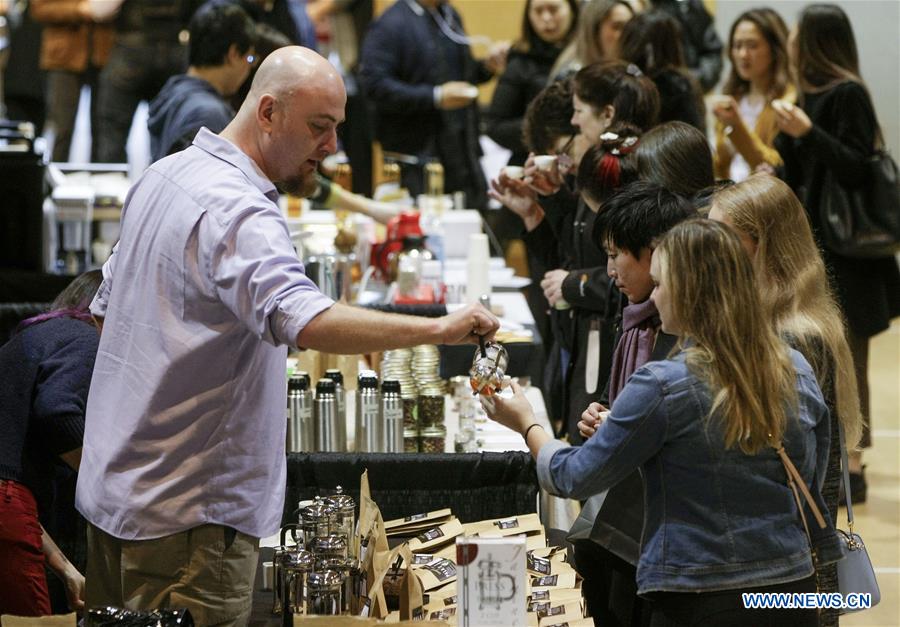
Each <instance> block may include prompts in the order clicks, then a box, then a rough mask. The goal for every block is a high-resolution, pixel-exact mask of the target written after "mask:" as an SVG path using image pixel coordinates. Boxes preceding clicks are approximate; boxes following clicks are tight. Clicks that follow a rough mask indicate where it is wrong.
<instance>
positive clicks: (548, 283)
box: [541, 270, 569, 307]
mask: <svg viewBox="0 0 900 627" xmlns="http://www.w3.org/2000/svg"><path fill="white" fill-rule="evenodd" d="M567 276H569V272H568V271H567V270H551V271H550V272H548V273H547V274H545V275H544V279H543V280H542V281H541V289H542V290H544V297H545V298H546V299H547V302H548V303H550V306H551V307H556V303H558V302H559V301H561V300H562V299H563V295H562V284H563V281H564V280H565V279H566V277H567Z"/></svg>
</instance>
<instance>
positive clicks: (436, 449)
mask: <svg viewBox="0 0 900 627" xmlns="http://www.w3.org/2000/svg"><path fill="white" fill-rule="evenodd" d="M446 443H447V428H446V427H428V428H427V429H422V430H421V431H419V450H420V451H421V452H422V453H443V452H444V450H445V446H446Z"/></svg>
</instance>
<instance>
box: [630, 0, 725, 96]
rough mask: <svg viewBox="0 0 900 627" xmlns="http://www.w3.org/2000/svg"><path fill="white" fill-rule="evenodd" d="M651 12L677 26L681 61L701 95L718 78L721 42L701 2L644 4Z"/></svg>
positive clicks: (651, 1)
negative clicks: (671, 19) (665, 16)
mask: <svg viewBox="0 0 900 627" xmlns="http://www.w3.org/2000/svg"><path fill="white" fill-rule="evenodd" d="M648 2H649V5H650V7H649V8H650V9H651V10H658V11H665V12H666V13H668V14H669V15H671V16H672V17H674V18H675V19H676V20H678V23H679V24H680V25H681V45H682V49H683V50H684V60H685V64H686V65H687V67H688V69H689V70H690V72H691V74H692V75H693V76H694V78H695V79H697V81H698V82H699V83H700V87H701V88H702V90H703V91H704V92H708V91H710V90H711V89H712V88H713V87H715V86H716V85H717V84H718V82H719V76H720V75H721V74H722V40H720V39H719V35H718V34H716V25H715V23H714V21H713V18H712V16H711V15H710V14H709V12H708V11H707V10H706V3H705V2H704V1H703V0H648Z"/></svg>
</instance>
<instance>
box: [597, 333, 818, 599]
mask: <svg viewBox="0 0 900 627" xmlns="http://www.w3.org/2000/svg"><path fill="white" fill-rule="evenodd" d="M791 357H792V360H793V364H794V367H795V368H796V370H797V381H798V386H797V391H798V394H799V411H798V412H796V413H794V414H792V415H790V416H789V418H788V422H787V425H786V427H787V428H786V430H785V434H784V438H783V442H784V446H785V450H786V451H787V453H788V456H789V457H790V458H791V460H792V461H793V463H794V465H795V466H796V467H797V469H798V470H799V471H800V474H801V475H802V476H803V478H804V480H805V481H806V483H807V484H808V485H816V486H817V487H819V488H820V487H821V482H822V480H823V479H824V468H825V465H826V459H827V455H828V446H827V443H828V439H829V424H828V410H827V408H826V406H825V403H824V401H823V399H822V396H821V392H820V391H819V389H818V385H817V383H816V379H815V376H814V374H813V372H812V369H811V367H810V366H809V364H808V363H807V362H806V360H805V359H804V358H803V357H802V356H801V355H800V353H798V352H796V351H791ZM654 390H655V391H656V393H654ZM651 405H655V407H654V409H653V410H652V411H648V410H647V408H648V406H651ZM711 406H712V396H711V394H710V388H709V386H708V385H707V384H706V383H704V382H703V381H701V380H700V379H699V378H698V377H697V376H696V375H695V374H693V373H691V371H690V369H689V368H688V366H687V364H686V363H685V359H684V355H683V354H682V355H676V356H674V357H673V358H672V359H669V360H666V361H659V362H650V363H648V364H646V365H645V366H644V367H643V368H641V369H639V370H638V371H636V372H635V374H634V375H633V376H632V378H631V380H630V381H629V385H628V386H626V388H625V390H623V394H622V396H621V397H620V400H618V401H617V402H616V404H615V405H614V407H615V409H614V413H615V414H616V417H617V418H618V419H622V420H627V419H628V418H629V417H630V416H634V415H637V414H638V413H640V414H644V415H645V416H646V418H645V419H644V421H643V424H642V426H641V427H640V428H641V429H646V430H653V431H656V432H657V433H658V434H659V435H658V436H657V437H658V438H659V444H660V445H661V446H660V447H659V449H658V450H657V451H656V452H654V453H653V454H652V455H651V456H650V457H648V458H645V457H644V456H642V459H645V461H644V462H643V464H642V470H643V472H642V475H643V479H644V485H645V492H644V493H645V503H646V505H647V507H646V511H645V522H644V531H643V538H642V543H641V545H642V554H641V557H640V561H639V564H638V589H639V591H640V592H641V593H646V592H649V591H653V590H668V591H672V590H679V589H681V590H691V591H699V590H701V589H705V590H715V589H724V588H737V587H741V586H747V587H755V586H763V585H766V584H770V583H777V582H780V581H784V580H785V578H789V577H792V576H796V577H797V578H799V577H804V576H808V575H810V574H811V573H812V570H813V569H812V563H811V561H810V557H809V556H810V552H809V548H808V541H807V538H806V535H805V533H804V531H803V527H802V526H801V524H800V519H799V515H798V513H797V511H796V506H795V504H794V498H793V495H792V494H791V491H790V490H789V489H788V488H787V485H786V483H785V482H786V479H785V471H784V468H783V467H782V464H781V461H780V460H779V458H778V455H777V454H776V452H775V450H774V449H771V448H770V449H769V450H767V451H763V452H761V453H759V454H756V455H747V454H745V453H744V452H742V451H741V450H740V449H739V448H732V449H726V448H725V446H724V440H725V438H724V432H723V430H722V428H721V422H720V418H718V417H717V416H716V415H713V416H712V417H710V418H708V419H702V418H701V419H698V417H703V416H707V415H708V414H709V411H710V408H711ZM723 538H727V539H728V541H727V542H723V541H722V539H723ZM785 547H792V548H791V549H790V550H788V549H786V548H785ZM751 562H752V563H754V569H753V570H752V571H749V572H748V570H747V569H746V564H747V563H751Z"/></svg>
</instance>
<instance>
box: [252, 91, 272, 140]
mask: <svg viewBox="0 0 900 627" xmlns="http://www.w3.org/2000/svg"><path fill="white" fill-rule="evenodd" d="M275 107H276V100H275V96H273V95H271V94H263V95H262V96H260V98H259V103H257V105H256V122H257V124H259V128H260V129H262V131H263V132H264V133H271V132H272V126H273V121H272V118H273V117H274V114H275Z"/></svg>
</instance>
